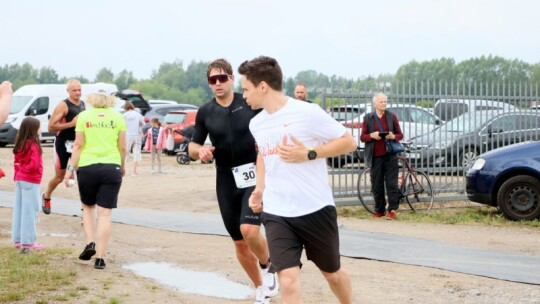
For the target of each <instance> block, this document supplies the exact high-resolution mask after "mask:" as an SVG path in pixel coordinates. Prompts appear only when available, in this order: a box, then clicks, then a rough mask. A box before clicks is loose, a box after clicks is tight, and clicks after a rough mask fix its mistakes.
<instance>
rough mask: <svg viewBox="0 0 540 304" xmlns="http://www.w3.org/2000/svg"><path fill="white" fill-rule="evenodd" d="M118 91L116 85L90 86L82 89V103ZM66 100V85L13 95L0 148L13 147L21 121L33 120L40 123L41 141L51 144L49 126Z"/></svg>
mask: <svg viewBox="0 0 540 304" xmlns="http://www.w3.org/2000/svg"><path fill="white" fill-rule="evenodd" d="M103 91H104V92H105V94H112V93H114V92H117V91H118V88H117V87H116V85H115V84H109V83H101V82H100V83H93V84H82V85H81V93H82V95H81V100H83V101H84V100H85V99H86V96H88V94H91V93H98V92H103ZM67 97H68V93H67V85H66V84H32V85H25V86H22V87H20V88H19V89H18V90H17V91H15V92H14V93H13V99H12V101H11V108H10V109H9V116H8V118H7V120H6V122H5V123H4V124H3V125H1V126H0V147H5V146H6V145H7V144H12V143H14V141H15V136H16V135H17V132H18V130H19V127H20V125H21V122H22V120H23V119H24V118H25V117H26V116H34V117H35V118H37V119H39V120H40V122H41V127H40V128H41V139H42V140H43V141H47V140H54V136H55V134H54V132H49V130H48V124H49V118H51V116H52V114H53V112H54V109H55V108H56V105H57V104H58V102H60V101H62V100H64V99H66V98H67Z"/></svg>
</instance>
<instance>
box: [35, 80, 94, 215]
mask: <svg viewBox="0 0 540 304" xmlns="http://www.w3.org/2000/svg"><path fill="white" fill-rule="evenodd" d="M67 92H68V96H69V97H68V98H67V99H65V100H62V101H60V102H59V103H58V105H57V106H56V108H55V109H54V112H53V114H52V116H51V118H50V119H49V132H57V133H56V139H55V141H54V153H55V166H54V169H55V170H54V173H55V175H54V177H53V178H52V179H51V180H50V181H49V183H48V185H47V190H46V191H45V192H43V193H42V195H41V202H42V204H41V205H42V208H43V212H44V213H45V214H49V213H51V195H52V192H53V191H54V189H56V187H57V186H58V184H60V183H61V182H62V181H63V180H64V176H65V175H66V167H67V163H68V160H69V158H70V157H71V151H72V149H73V144H74V142H75V125H76V124H77V116H78V115H79V113H80V112H81V111H84V109H85V107H84V102H83V101H82V100H80V99H81V82H80V81H78V80H76V79H71V80H69V81H68V83H67Z"/></svg>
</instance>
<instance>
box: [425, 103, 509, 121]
mask: <svg viewBox="0 0 540 304" xmlns="http://www.w3.org/2000/svg"><path fill="white" fill-rule="evenodd" d="M517 110H518V108H516V107H515V106H513V105H511V104H509V103H506V102H501V101H494V100H482V99H439V100H437V102H435V105H434V106H433V113H434V114H435V115H437V116H438V117H440V118H441V119H442V120H443V121H450V120H452V119H454V118H456V117H458V116H460V115H463V114H464V113H467V112H476V111H499V113H502V112H512V111H517Z"/></svg>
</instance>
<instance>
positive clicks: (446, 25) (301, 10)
mask: <svg viewBox="0 0 540 304" xmlns="http://www.w3.org/2000/svg"><path fill="white" fill-rule="evenodd" d="M539 12H540V1H536V0H523V1H520V0H513V1H510V0H508V1H505V0H451V1H450V0H439V1H437V0H408V1H406V0H402V1H400V0H395V1H384V0H371V1H361V0H350V1H343V0H326V1H319V0H311V1H310V0H266V1H257V0H229V1H226V0H221V1H219V0H193V1H179V0H177V1H173V0H170V1H169V0H152V1H140V0H87V1H65V0H47V1H43V0H16V1H15V0H10V1H2V3H1V4H0V29H1V30H0V33H1V34H2V36H3V37H2V38H3V41H2V42H1V43H0V65H2V66H4V65H6V64H7V65H11V64H15V63H19V64H22V63H25V62H28V63H30V64H32V65H33V66H34V68H41V67H43V66H48V67H51V68H53V69H55V70H56V71H57V72H58V73H59V74H60V76H67V77H69V76H77V75H84V76H85V77H87V78H89V79H91V80H92V79H93V78H94V77H95V75H96V73H97V71H98V70H99V69H101V68H103V67H106V68H109V69H111V70H112V72H113V73H115V74H116V73H119V72H120V71H122V70H123V69H127V70H128V71H132V72H133V73H134V75H135V77H137V78H139V79H141V78H149V77H150V75H151V73H152V71H154V70H156V69H158V67H159V65H160V64H161V63H163V62H174V61H175V60H182V61H183V62H184V68H187V66H188V64H189V63H190V62H191V61H193V60H196V61H210V60H213V59H216V58H220V57H224V58H227V59H229V61H230V62H231V63H232V64H233V67H234V69H235V71H236V68H237V67H238V65H239V64H240V63H241V62H243V61H244V60H247V59H252V58H254V57H257V56H259V55H267V56H271V57H274V58H276V59H277V60H278V62H279V63H280V65H281V67H282V69H283V72H284V74H285V76H287V77H294V76H296V73H298V72H299V71H303V70H309V69H312V70H316V71H317V72H321V73H324V74H326V75H328V76H331V75H334V74H335V75H337V76H343V77H347V78H359V77H363V76H368V75H373V76H376V75H379V74H383V73H395V72H396V71H397V69H398V68H399V66H400V65H402V64H405V63H407V62H409V61H411V60H417V61H425V60H431V59H436V58H441V57H450V58H454V59H455V60H456V62H459V61H462V60H466V59H469V58H472V57H478V56H481V55H490V54H491V55H496V56H502V57H504V58H507V59H516V58H517V59H520V60H523V61H525V62H528V63H538V62H540V59H539V57H540V39H538V34H539V33H540V22H539V21H538V14H539Z"/></svg>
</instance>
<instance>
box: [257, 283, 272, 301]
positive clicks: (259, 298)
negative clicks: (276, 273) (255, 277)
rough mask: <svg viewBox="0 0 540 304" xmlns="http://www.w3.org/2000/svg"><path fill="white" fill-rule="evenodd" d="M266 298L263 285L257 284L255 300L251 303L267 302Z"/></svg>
mask: <svg viewBox="0 0 540 304" xmlns="http://www.w3.org/2000/svg"><path fill="white" fill-rule="evenodd" d="M269 303H270V302H268V299H267V298H266V297H265V296H264V286H262V285H261V286H259V287H257V289H255V302H253V304H269Z"/></svg>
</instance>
